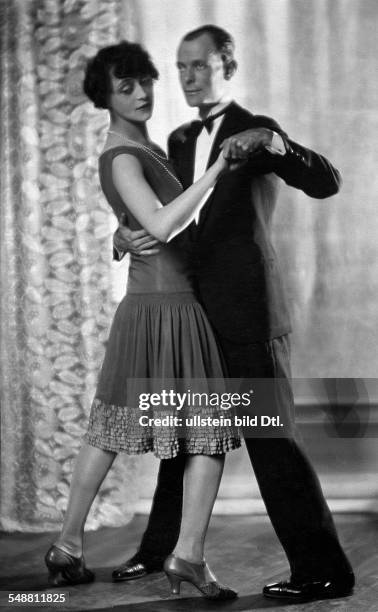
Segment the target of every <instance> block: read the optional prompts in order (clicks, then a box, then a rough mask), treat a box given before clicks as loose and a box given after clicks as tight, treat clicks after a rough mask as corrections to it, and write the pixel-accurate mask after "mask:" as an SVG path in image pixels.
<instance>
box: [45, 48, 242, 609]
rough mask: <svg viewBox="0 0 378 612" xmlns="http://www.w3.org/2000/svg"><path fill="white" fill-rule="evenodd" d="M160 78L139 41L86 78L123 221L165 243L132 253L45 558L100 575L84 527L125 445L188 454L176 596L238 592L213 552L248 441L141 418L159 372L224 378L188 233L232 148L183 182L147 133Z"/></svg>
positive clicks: (103, 59) (173, 558) (66, 577)
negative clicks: (219, 502)
mask: <svg viewBox="0 0 378 612" xmlns="http://www.w3.org/2000/svg"><path fill="white" fill-rule="evenodd" d="M157 77H158V72H157V70H156V68H155V66H154V65H153V63H152V62H151V60H150V58H149V56H148V54H147V53H146V52H145V51H144V49H143V48H142V47H141V46H140V45H138V44H134V43H129V42H122V43H120V44H118V45H114V46H111V47H106V48H104V49H102V50H100V51H99V52H98V54H97V55H96V57H95V58H94V59H93V60H91V61H90V62H89V64H88V67H87V71H86V75H85V81H84V90H85V92H86V94H87V95H88V97H89V98H90V99H91V100H92V101H93V102H94V104H95V106H96V107H99V108H107V109H108V110H109V113H110V128H109V132H108V137H107V140H106V143H105V147H104V151H103V153H102V155H101V156H100V166H99V167H100V180H101V185H102V188H103V191H104V193H105V195H106V197H107V199H108V201H109V203H110V205H111V206H112V208H113V210H114V212H115V214H116V215H117V217H118V218H120V216H121V215H122V214H124V213H125V212H126V213H127V216H128V222H129V225H130V227H132V228H133V229H141V228H144V229H145V230H147V231H148V232H149V233H150V234H151V235H153V236H154V237H156V238H157V239H158V240H159V241H161V242H162V243H164V244H163V245H162V246H161V248H160V250H159V253H158V254H156V255H154V256H153V257H149V258H143V257H132V258H131V262H130V269H129V278H128V287H127V295H126V297H125V298H124V299H123V301H122V302H121V304H120V305H119V307H118V310H117V312H116V314H115V317H114V321H113V324H112V328H111V332H110V337H109V342H108V345H107V350H106V355H105V359H104V363H103V366H102V371H101V375H100V379H99V383H98V387H97V392H96V396H95V399H94V401H93V405H92V409H91V415H90V422H89V427H88V432H87V434H86V436H85V443H84V445H83V447H82V448H81V450H80V453H79V456H78V459H77V462H76V466H75V470H74V474H73V478H72V483H71V490H70V498H69V503H68V508H67V512H66V516H65V520H64V525H63V529H62V533H61V535H60V536H59V538H58V540H57V542H56V543H55V545H54V546H52V547H51V549H50V550H49V551H48V553H47V555H46V557H45V560H46V565H47V567H48V569H49V572H50V574H49V579H50V582H52V583H53V584H60V585H61V584H78V583H82V582H91V581H92V580H93V579H94V574H93V572H91V571H90V570H88V569H87V568H86V567H85V563H84V558H83V553H82V539H83V532H84V524H85V520H86V518H87V515H88V512H89V509H90V507H91V504H92V502H93V499H94V498H95V496H96V494H97V491H98V489H99V487H100V485H101V483H102V481H103V479H104V478H105V476H106V474H107V472H108V471H109V469H110V467H111V465H112V463H113V461H114V458H115V456H116V454H117V453H118V452H121V451H123V452H127V453H143V452H147V451H150V450H151V451H154V453H155V454H156V455H157V456H158V457H159V458H161V459H167V460H169V459H170V458H172V457H175V456H176V455H177V454H178V453H185V454H186V455H187V459H186V469H185V475H184V499H183V513H182V525H181V530H180V534H179V538H178V542H177V545H176V547H175V550H174V551H173V554H172V555H170V556H169V557H168V559H167V560H166V562H165V566H164V569H165V572H166V574H167V576H168V579H169V581H170V583H171V588H172V592H173V593H179V591H180V583H181V581H183V580H186V581H188V582H191V583H192V584H194V585H195V586H196V587H197V588H198V589H199V590H200V591H201V592H202V593H203V594H204V595H205V597H207V598H210V599H218V600H221V599H233V598H235V597H236V596H237V594H236V593H235V591H233V590H232V589H229V588H227V587H223V586H222V585H220V584H219V583H218V582H217V580H216V577H215V576H214V575H213V574H212V573H211V571H210V569H209V567H208V566H207V564H206V563H205V561H204V558H203V555H204V540H205V535H206V531H207V527H208V523H209V520H210V516H211V512H212V508H213V505H214V501H215V498H216V495H217V492H218V487H219V483H220V479H221V475H222V470H223V465H224V459H225V452H227V451H229V450H232V449H234V448H238V447H239V446H240V439H239V438H238V436H237V435H236V432H235V431H234V429H233V427H227V426H224V427H219V426H218V427H212V426H209V427H207V428H205V430H195V429H194V428H191V427H190V426H189V427H188V428H187V429H186V431H185V436H184V434H183V432H182V430H181V432H180V427H176V426H171V427H165V428H163V427H154V425H153V424H152V425H150V426H148V427H145V426H143V425H141V423H140V417H141V416H144V415H146V414H147V413H145V412H141V411H140V410H139V409H138V404H137V398H138V393H139V394H140V392H145V391H146V390H148V391H153V390H154V385H155V382H156V381H157V380H163V381H169V383H168V382H167V384H170V385H172V384H173V385H176V384H177V385H178V384H179V383H178V381H179V380H180V381H189V382H190V381H192V380H193V379H201V380H202V381H206V380H209V379H220V378H222V375H223V372H222V362H221V358H220V355H219V353H218V349H217V345H216V342H215V339H214V336H213V333H212V330H211V328H210V325H209V323H208V321H207V319H206V317H205V314H204V312H203V310H202V308H201V306H200V305H199V303H198V301H197V299H196V297H195V295H194V292H193V287H192V284H191V280H190V267H189V265H188V261H187V258H186V256H185V249H184V245H183V242H182V238H181V236H180V235H179V234H180V233H181V232H182V231H183V230H184V229H185V228H186V227H187V226H188V225H189V224H190V223H191V221H192V220H193V219H194V217H195V216H196V214H198V212H199V211H200V209H201V207H202V206H203V203H204V201H205V199H206V198H204V196H205V195H206V194H207V192H208V190H209V189H211V188H213V187H214V185H215V183H216V181H217V179H218V177H219V176H220V175H221V173H222V172H224V171H226V169H227V162H226V159H225V156H226V155H227V151H226V150H225V149H224V150H223V152H221V153H220V155H219V157H218V159H217V161H216V162H215V163H214V164H213V166H212V167H211V168H209V169H208V171H207V172H206V173H205V174H204V176H203V177H202V178H201V179H199V180H198V181H197V182H196V183H195V184H194V185H192V186H191V187H190V188H189V189H187V190H186V191H185V192H184V191H183V190H182V186H181V184H180V182H179V181H178V179H177V178H176V176H175V175H174V173H173V171H172V169H171V167H170V165H169V162H168V160H167V158H166V156H165V154H164V153H163V152H162V151H161V149H159V147H157V146H156V145H155V144H153V143H152V142H151V141H150V140H149V137H148V132H147V127H146V121H147V120H148V119H149V118H150V117H151V114H152V106H153V81H154V79H157ZM141 381H142V382H141ZM172 381H173V382H172ZM174 381H176V382H174ZM175 390H176V391H178V390H179V388H178V386H176V387H175ZM181 390H182V389H181ZM202 390H203V389H202ZM152 410H153V412H152V413H151V411H150V412H149V413H148V414H149V416H153V417H154V418H156V417H160V416H164V415H167V414H168V413H169V414H170V415H171V416H172V413H175V414H176V415H177V411H175V409H174V408H173V410H172V409H169V407H168V408H167V406H164V405H160V406H158V407H155V408H153V409H152ZM220 413H221V411H220V410H219V408H218V407H215V408H214V407H207V408H206V413H205V414H206V416H215V417H218V416H219V415H220ZM193 414H198V408H195V407H190V406H186V408H185V409H184V412H183V413H180V417H181V416H185V415H186V416H188V415H189V416H191V415H193ZM200 414H202V409H201V411H200ZM144 422H145V421H144ZM199 500H200V503H198V501H199Z"/></svg>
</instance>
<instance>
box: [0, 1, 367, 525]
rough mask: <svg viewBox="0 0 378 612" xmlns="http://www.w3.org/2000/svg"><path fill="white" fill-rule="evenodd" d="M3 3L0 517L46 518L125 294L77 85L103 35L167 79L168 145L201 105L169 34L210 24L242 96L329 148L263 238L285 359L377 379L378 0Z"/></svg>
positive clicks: (121, 504) (126, 500) (89, 119)
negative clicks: (131, 44) (287, 313)
mask: <svg viewBox="0 0 378 612" xmlns="http://www.w3.org/2000/svg"><path fill="white" fill-rule="evenodd" d="M0 11H1V14H0V22H1V58H0V70H1V74H0V76H1V91H0V95H1V125H0V129H1V153H0V155H1V164H0V180H1V184H0V190H1V212H0V215H1V245H0V248H1V277H0V282H1V296H0V300H1V301H0V308H1V348H0V351H1V389H2V391H1V408H2V412H1V442H2V444H1V477H0V491H1V502H0V503H1V505H0V517H1V526H2V528H4V529H9V530H12V529H23V530H30V531H32V530H40V529H57V528H58V525H59V524H60V521H61V517H62V511H63V510H64V508H65V504H66V499H67V492H68V486H69V480H70V474H71V470H72V461H73V458H74V456H75V455H76V452H77V450H78V447H79V445H80V441H81V437H82V434H83V432H84V430H85V427H86V422H87V415H88V411H89V407H90V402H91V399H92V396H93V392H94V389H95V384H96V377H97V372H98V368H99V366H100V364H101V360H102V356H103V352H104V344H105V342H106V338H107V334H108V330H109V325H110V321H111V317H112V314H113V312H114V309H115V306H116V302H117V299H119V297H120V296H121V295H122V294H123V292H124V287H125V277H126V274H127V264H122V265H118V264H113V263H112V261H111V234H112V231H113V229H114V227H115V220H114V217H113V216H112V213H111V212H110V209H109V208H108V206H107V204H106V202H105V200H104V198H103V196H102V195H101V192H100V189H99V182H98V176H97V156H98V153H99V151H100V150H101V146H102V142H103V139H104V136H105V131H106V128H107V114H106V112H102V111H99V110H96V109H94V108H93V107H92V105H91V104H90V103H89V102H88V101H87V100H86V99H85V97H84V95H83V93H82V88H81V82H82V77H83V67H84V64H85V61H86V59H87V58H88V57H91V56H92V55H94V54H95V53H96V50H97V49H98V48H100V47H102V46H104V45H107V44H110V43H113V42H116V41H118V40H120V39H122V38H129V39H131V40H137V41H139V42H142V43H143V44H144V45H145V46H146V47H147V49H148V50H149V51H150V53H151V55H152V57H153V58H154V60H155V62H156V64H157V66H158V68H159V71H160V75H161V76H160V80H159V82H158V85H157V87H156V105H155V112H154V117H153V118H152V120H151V122H150V130H151V135H152V137H153V138H154V139H155V140H156V141H157V142H159V144H161V145H163V146H165V141H166V136H167V134H168V133H169V131H170V130H172V129H173V128H174V127H176V126H177V125H178V124H179V123H181V122H184V121H187V120H188V119H191V118H192V117H193V116H194V115H195V112H194V111H193V110H190V109H188V108H187V107H186V105H185V102H184V99H183V96H182V94H181V92H180V88H179V85H178V80H177V75H176V74H175V50H176V47H177V44H178V41H179V40H180V37H181V36H182V35H183V34H185V32H187V31H188V30H190V29H193V28H195V27H198V26H199V25H202V24H204V23H215V24H217V25H220V26H223V27H225V28H226V29H228V30H229V31H230V32H231V33H232V34H233V35H234V37H235V40H236V57H237V60H238V63H239V67H238V71H237V74H236V76H235V77H234V79H233V82H232V84H233V94H234V96H235V97H236V99H237V101H239V102H240V103H241V104H243V105H245V106H246V107H247V108H249V109H250V110H251V111H252V112H254V113H258V114H265V115H270V116H273V117H274V118H275V119H276V120H277V121H278V122H279V123H280V124H281V125H282V127H283V128H284V129H285V131H287V132H288V134H289V135H290V137H291V138H293V139H294V140H297V141H298V142H300V143H302V144H304V145H305V146H308V147H310V148H313V149H315V150H316V151H318V152H321V153H324V154H325V155H326V156H327V157H329V159H330V160H331V161H332V162H333V163H334V164H335V165H336V167H338V168H339V169H340V171H341V173H342V175H343V180H344V185H343V189H342V190H341V192H340V194H338V195H337V196H336V197H334V198H332V199H327V200H324V201H315V200H311V199H309V198H308V197H307V196H305V195H304V194H302V193H301V192H299V191H295V190H293V189H291V188H288V187H286V186H283V188H282V193H281V198H280V203H279V207H278V210H277V214H276V218H275V228H274V242H275V246H276V250H277V253H278V256H279V260H280V264H281V268H282V272H283V277H284V280H285V283H286V287H287V292H288V296H289V301H290V305H291V310H292V318H293V327H294V334H293V373H294V375H295V376H297V377H311V378H316V377H319V378H322V377H336V378H337V377H356V378H357V377H375V376H376V367H377V348H376V347H377V345H378V325H377V315H376V311H377V307H376V304H377V294H378V292H377V284H378V269H377V268H378V240H377V238H378V223H377V214H376V196H375V194H376V193H377V186H378V185H377V182H378V177H377V172H376V160H375V140H376V139H375V134H376V129H377V123H378V110H377V109H378V86H377V79H376V77H375V62H376V57H377V49H376V47H377V42H376V31H377V24H376V21H377V14H378V7H377V4H376V2H375V0H306V2H303V0H231V1H230V0H181V1H177V0H29V1H28V0H26V1H21V0H20V1H13V2H12V1H11V0H0ZM146 459H147V458H146ZM140 463H141V462H140V460H139V459H136V458H133V457H124V456H120V457H118V458H117V460H116V463H115V466H114V468H113V470H112V472H111V474H110V475H109V476H108V478H107V480H106V482H105V484H104V486H103V487H102V489H101V493H100V495H99V496H98V498H97V500H96V503H95V505H94V508H93V511H92V512H91V515H90V519H89V521H88V526H89V527H92V528H93V527H97V526H99V525H119V524H122V523H124V522H127V520H128V519H129V518H130V517H131V515H132V512H133V511H134V509H135V507H136V503H137V497H138V490H137V485H136V482H137V479H136V474H137V473H138V470H139V469H140V467H139V466H140ZM142 463H144V460H142ZM147 465H148V466H149V465H150V464H149V459H148V460H147ZM147 480H148V477H147Z"/></svg>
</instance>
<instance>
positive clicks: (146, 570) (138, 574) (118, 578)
mask: <svg viewBox="0 0 378 612" xmlns="http://www.w3.org/2000/svg"><path fill="white" fill-rule="evenodd" d="M163 561H164V560H163V559H162V560H161V561H160V562H158V561H156V562H151V563H149V562H147V561H145V562H144V561H141V560H140V559H139V558H138V556H137V555H134V557H131V559H128V560H127V561H125V563H122V565H120V566H119V567H117V568H116V569H115V570H114V571H113V572H112V578H113V582H123V581H124V580H136V579H137V578H143V576H147V574H151V573H152V572H160V571H162V570H163Z"/></svg>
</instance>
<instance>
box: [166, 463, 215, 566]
mask: <svg viewBox="0 0 378 612" xmlns="http://www.w3.org/2000/svg"><path fill="white" fill-rule="evenodd" d="M224 459H225V455H188V458H187V461H186V466H185V472H184V496H183V509H182V522H181V529H180V535H179V539H178V541H177V544H176V547H175V549H174V551H173V552H174V554H175V555H176V556H177V557H180V558H181V559H185V560H187V561H189V562H191V563H201V562H202V560H203V556H204V543H205V537H206V532H207V528H208V525H209V521H210V517H211V513H212V510H213V506H214V502H215V499H216V496H217V493H218V489H219V484H220V481H221V477H222V473H223V466H224Z"/></svg>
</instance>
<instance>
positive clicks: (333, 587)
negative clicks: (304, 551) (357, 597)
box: [263, 572, 355, 602]
mask: <svg viewBox="0 0 378 612" xmlns="http://www.w3.org/2000/svg"><path fill="white" fill-rule="evenodd" d="M354 583H355V579H354V574H353V572H350V573H349V574H346V575H345V576H337V577H334V578H330V579H329V580H326V579H323V578H322V579H319V580H307V581H306V582H300V581H295V580H293V579H291V580H287V581H285V582H275V583H273V584H267V585H266V586H265V587H264V589H263V594H264V595H265V597H272V598H276V599H282V600H286V601H298V602H306V601H312V600H316V599H331V598H335V597H347V596H348V595H351V594H352V592H353V587H354Z"/></svg>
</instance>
